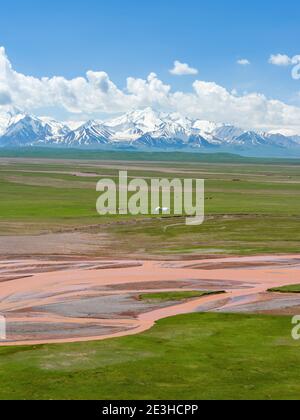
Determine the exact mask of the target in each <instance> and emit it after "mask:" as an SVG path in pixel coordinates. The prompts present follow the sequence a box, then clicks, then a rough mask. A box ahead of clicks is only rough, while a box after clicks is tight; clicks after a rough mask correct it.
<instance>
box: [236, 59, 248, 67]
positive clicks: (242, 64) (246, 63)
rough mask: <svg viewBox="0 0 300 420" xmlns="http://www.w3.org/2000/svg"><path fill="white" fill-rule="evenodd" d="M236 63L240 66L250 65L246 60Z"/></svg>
mask: <svg viewBox="0 0 300 420" xmlns="http://www.w3.org/2000/svg"><path fill="white" fill-rule="evenodd" d="M237 63H238V64H239V65H241V66H249V65H250V64H251V63H250V61H249V60H247V58H242V59H241V60H238V61H237Z"/></svg>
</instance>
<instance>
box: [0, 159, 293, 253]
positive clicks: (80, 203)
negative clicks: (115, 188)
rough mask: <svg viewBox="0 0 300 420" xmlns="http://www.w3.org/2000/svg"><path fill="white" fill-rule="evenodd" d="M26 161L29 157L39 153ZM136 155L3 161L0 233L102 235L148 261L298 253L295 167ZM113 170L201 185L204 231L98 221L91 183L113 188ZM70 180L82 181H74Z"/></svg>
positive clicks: (171, 224) (179, 222) (172, 223)
mask: <svg viewBox="0 0 300 420" xmlns="http://www.w3.org/2000/svg"><path fill="white" fill-rule="evenodd" d="M1 153H4V152H3V151H2V152H1ZM6 153H8V152H6ZM28 153H29V152H28ZM31 153H32V154H33V156H35V154H36V153H38V152H37V151H36V152H34V151H32V152H31ZM39 153H40V154H42V155H43V154H44V153H45V151H41V152H39ZM51 153H55V152H51ZM66 153H67V152H66ZM72 153H73V154H75V156H76V153H77V152H76V151H73V152H71V151H70V152H68V153H67V154H66V156H68V157H69V155H70V156H73V155H72ZM86 153H87V152H86ZM97 153H98V156H100V152H95V154H96V155H97ZM107 153H108V152H107ZM23 154H25V152H23ZM90 154H91V152H89V154H87V156H89V157H90ZM141 155H142V154H139V155H138V156H137V154H135V153H132V154H130V153H124V154H123V155H122V154H121V153H117V154H116V155H113V152H111V154H109V156H110V158H111V159H112V157H115V158H116V159H117V160H111V161H103V160H101V159H100V158H99V160H80V159H73V160H70V159H65V160H63V159H52V160H49V159H46V160H43V159H42V158H39V159H37V158H36V159H35V160H32V159H24V158H22V159H11V160H10V159H8V160H7V159H5V158H3V160H2V163H0V191H1V200H0V233H1V234H2V235H5V234H29V233H31V234H33V233H36V234H39V233H45V232H64V231H70V230H72V229H74V230H75V229H76V231H80V230H86V229H89V231H90V232H99V231H100V232H105V233H107V234H108V235H109V236H110V238H111V243H114V242H116V243H118V244H120V245H121V248H123V249H127V250H128V252H130V253H131V254H132V253H136V252H139V251H140V250H141V249H142V250H144V252H145V253H148V254H153V255H156V254H158V253H159V254H161V253H162V254H163V255H168V254H169V255H176V254H191V253H192V254H194V253H200V252H201V253H227V254H256V253H269V252H270V253H274V252H277V253H281V252H296V251H297V250H298V249H299V244H300V229H299V223H300V188H299V186H300V164H299V162H298V161H281V162H278V160H261V161H260V160H259V159H248V160H247V159H246V158H239V157H231V156H230V155H228V156H225V157H224V156H223V161H222V156H215V157H214V158H213V156H214V155H211V156H208V157H206V160H205V156H204V157H203V156H202V155H199V156H201V159H200V157H199V156H198V155H197V156H196V157H193V159H194V160H197V159H198V160H199V161H190V160H189V159H191V157H189V158H187V157H186V155H185V154H174V155H173V161H171V160H168V161H166V162H159V161H157V160H156V159H158V157H157V156H156V155H155V154H154V155H155V156H152V154H151V155H150V156H148V159H150V160H148V161H145V160H137V158H141ZM159 155H160V159H162V158H165V156H163V155H162V154H159ZM170 155H171V157H172V154H170ZM49 156H50V157H51V156H52V155H51V154H50V155H49ZM63 156H64V155H63ZM84 156H85V155H84V153H83V157H84ZM143 156H145V154H143ZM166 156H168V155H166ZM180 156H181V160H180V159H179V157H180ZM73 157H74V156H73ZM130 157H131V160H129V158H130ZM151 157H152V158H153V160H151ZM171 157H170V156H169V159H171ZM185 159H187V160H186V161H185ZM230 159H231V160H230ZM118 169H122V170H128V174H129V177H132V178H133V177H140V178H145V179H146V180H147V182H148V183H150V178H153V177H155V178H163V177H164V178H165V177H167V178H169V179H173V178H179V179H184V178H201V179H205V213H206V221H205V223H204V224H203V225H202V226H196V227H186V226H185V218H184V215H182V217H180V216H175V215H173V216H172V215H171V216H168V217H167V216H164V217H163V216H147V215H140V216H130V215H129V216H120V215H115V216H99V215H98V214H97V212H96V200H97V198H98V197H99V193H97V192H96V183H97V181H98V180H99V179H100V178H104V177H106V178H107V177H110V178H113V179H115V180H116V182H117V181H118ZM77 172H79V173H80V174H88V175H89V176H75V175H74V174H75V173H77ZM171 207H172V206H171ZM133 238H134V240H133ZM113 248H115V247H114V246H113ZM108 251H109V250H108Z"/></svg>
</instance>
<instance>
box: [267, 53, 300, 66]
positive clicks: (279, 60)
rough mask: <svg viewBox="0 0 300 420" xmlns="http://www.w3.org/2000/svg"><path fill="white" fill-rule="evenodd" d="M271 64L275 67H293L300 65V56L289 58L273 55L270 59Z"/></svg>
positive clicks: (284, 55) (282, 55) (283, 55)
mask: <svg viewBox="0 0 300 420" xmlns="http://www.w3.org/2000/svg"><path fill="white" fill-rule="evenodd" d="M269 63H270V64H273V65H274V66H292V65H295V64H298V63H300V55H294V57H289V56H288V55H286V54H272V55H271V57H270V58H269Z"/></svg>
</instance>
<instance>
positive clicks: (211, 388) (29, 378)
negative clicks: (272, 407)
mask: <svg viewBox="0 0 300 420" xmlns="http://www.w3.org/2000/svg"><path fill="white" fill-rule="evenodd" d="M291 328H292V326H291V320H290V318H288V317H274V316H259V315H251V316H250V315H227V314H192V315H184V316H178V317H174V318H169V319H165V320H162V321H159V322H158V324H157V325H156V326H155V327H154V328H153V329H152V330H151V331H148V332H146V333H144V334H141V335H138V336H133V337H125V338H121V339H114V340H108V341H102V342H93V343H78V344H61V345H43V346H35V347H18V348H0V375H1V386H0V399H70V400H71V399H96V400H99V399H100V400H102V399H121V400H124V399H158V400H160V399H166V400H173V399H175V400H182V399H188V400H189V399H200V400H204V399H210V400H215V399H216V400H220V399H221V400H225V399H234V400H236V399H241V400H242V399H243V400H256V399H258V400H260V399H264V400H268V399H270V400H271V399H272V400H274V399H294V400H298V399H299V393H300V370H299V369H298V366H299V363H300V351H299V350H300V347H299V346H300V344H299V342H297V341H293V340H292V338H291ZM298 362H299V363H298Z"/></svg>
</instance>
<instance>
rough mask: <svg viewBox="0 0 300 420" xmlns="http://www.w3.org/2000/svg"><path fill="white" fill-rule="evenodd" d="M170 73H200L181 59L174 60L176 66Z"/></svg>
mask: <svg viewBox="0 0 300 420" xmlns="http://www.w3.org/2000/svg"><path fill="white" fill-rule="evenodd" d="M170 73H171V74H173V76H189V75H196V74H198V73H199V72H198V70H197V69H194V68H192V67H190V66H189V65H188V64H186V63H181V62H180V61H175V62H174V67H173V68H172V69H171V70H170Z"/></svg>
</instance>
